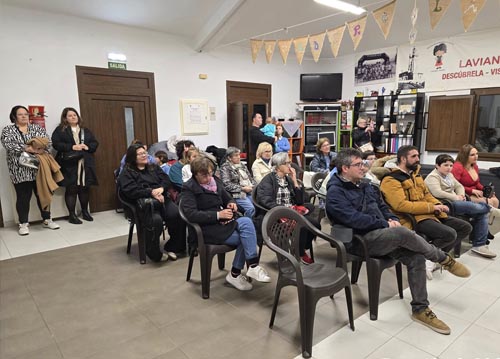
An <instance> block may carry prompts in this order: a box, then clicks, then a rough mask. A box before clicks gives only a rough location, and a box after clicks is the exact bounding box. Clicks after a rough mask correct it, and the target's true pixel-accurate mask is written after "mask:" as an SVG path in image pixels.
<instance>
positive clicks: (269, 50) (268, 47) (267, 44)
mask: <svg viewBox="0 0 500 359" xmlns="http://www.w3.org/2000/svg"><path fill="white" fill-rule="evenodd" d="M275 46H276V40H266V41H264V50H265V51H266V60H267V63H270V62H271V59H272V58H273V53H274V47H275Z"/></svg>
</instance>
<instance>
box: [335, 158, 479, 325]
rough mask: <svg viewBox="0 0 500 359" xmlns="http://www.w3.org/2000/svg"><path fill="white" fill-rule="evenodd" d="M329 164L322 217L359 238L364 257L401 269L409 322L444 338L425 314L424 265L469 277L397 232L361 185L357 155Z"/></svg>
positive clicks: (441, 255) (395, 223) (400, 228)
mask: <svg viewBox="0 0 500 359" xmlns="http://www.w3.org/2000/svg"><path fill="white" fill-rule="evenodd" d="M335 161H336V166H337V169H338V173H336V174H334V175H332V178H331V179H330V181H329V183H328V194H327V198H326V212H327V214H328V217H329V218H331V219H332V220H333V222H334V223H338V224H342V225H344V226H347V227H350V228H352V229H353V232H354V233H355V234H359V235H361V236H363V238H364V240H365V241H366V243H367V246H368V253H369V255H371V256H390V257H392V258H394V259H396V260H399V261H401V262H402V263H403V264H404V265H406V266H407V269H408V285H409V287H410V291H411V295H412V301H411V307H412V319H413V320H414V321H416V322H417V323H420V324H423V325H425V326H427V327H429V328H430V329H432V330H434V331H436V332H438V333H441V334H450V332H451V330H450V328H449V327H448V326H447V325H446V324H445V323H444V322H442V321H441V320H439V319H438V318H437V317H436V315H435V314H434V313H433V311H432V310H431V309H430V308H429V300H428V298H427V289H426V280H425V259H426V258H427V259H429V260H431V261H433V262H439V263H441V264H442V266H443V268H444V269H446V270H448V271H449V272H450V273H452V274H454V275H456V276H458V277H468V276H469V275H470V271H469V270H468V268H467V267H465V266H464V265H463V264H461V263H459V262H457V261H455V260H454V259H453V258H451V257H450V256H449V255H448V254H446V253H445V252H443V251H442V250H441V249H439V248H436V247H435V246H433V245H432V244H429V243H427V242H426V241H425V240H424V239H423V238H422V237H420V236H419V235H417V234H415V232H413V231H411V230H409V229H408V228H405V227H403V226H401V224H400V222H399V219H398V217H397V216H395V215H394V214H392V213H391V212H390V211H389V209H388V207H387V206H386V205H385V203H384V202H383V201H382V200H381V199H380V197H379V196H377V195H376V194H375V192H374V191H373V187H372V186H371V185H369V184H368V183H366V182H363V181H362V178H363V176H364V171H363V168H362V167H363V165H362V159H361V152H360V151H358V150H356V149H353V148H347V149H343V150H341V151H340V152H339V154H338V156H337V158H336V160H335ZM346 248H348V250H349V251H350V252H352V253H355V254H358V255H360V254H362V252H360V249H359V248H358V247H357V246H356V244H355V243H354V242H347V243H346Z"/></svg>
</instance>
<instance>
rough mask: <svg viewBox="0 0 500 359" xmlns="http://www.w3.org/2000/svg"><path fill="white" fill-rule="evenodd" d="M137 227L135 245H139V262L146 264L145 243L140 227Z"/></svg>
mask: <svg viewBox="0 0 500 359" xmlns="http://www.w3.org/2000/svg"><path fill="white" fill-rule="evenodd" d="M136 225H137V243H138V244H139V260H140V262H141V264H145V263H146V241H145V240H144V233H142V226H141V225H139V223H136Z"/></svg>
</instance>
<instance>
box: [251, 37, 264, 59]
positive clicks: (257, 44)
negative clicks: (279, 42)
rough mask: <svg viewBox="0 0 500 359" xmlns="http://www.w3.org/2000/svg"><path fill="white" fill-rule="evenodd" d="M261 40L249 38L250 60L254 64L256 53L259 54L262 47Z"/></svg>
mask: <svg viewBox="0 0 500 359" xmlns="http://www.w3.org/2000/svg"><path fill="white" fill-rule="evenodd" d="M263 43H264V41H263V40H254V39H251V40H250V47H251V49H252V62H253V63H254V64H255V60H257V55H258V54H259V51H260V49H261V48H262V44H263Z"/></svg>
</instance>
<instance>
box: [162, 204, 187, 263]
mask: <svg viewBox="0 0 500 359" xmlns="http://www.w3.org/2000/svg"><path fill="white" fill-rule="evenodd" d="M164 207H165V211H164V215H163V219H164V221H165V223H166V224H167V229H168V235H169V237H170V239H169V240H168V241H167V243H166V244H165V250H166V251H168V252H174V253H183V252H185V251H186V222H184V221H183V220H182V218H181V215H180V214H179V208H178V207H177V205H176V204H175V203H174V202H172V201H166V202H165V206H164Z"/></svg>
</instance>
